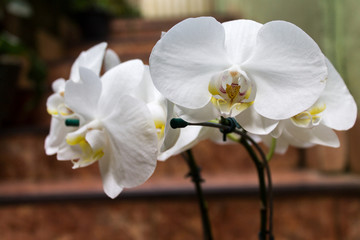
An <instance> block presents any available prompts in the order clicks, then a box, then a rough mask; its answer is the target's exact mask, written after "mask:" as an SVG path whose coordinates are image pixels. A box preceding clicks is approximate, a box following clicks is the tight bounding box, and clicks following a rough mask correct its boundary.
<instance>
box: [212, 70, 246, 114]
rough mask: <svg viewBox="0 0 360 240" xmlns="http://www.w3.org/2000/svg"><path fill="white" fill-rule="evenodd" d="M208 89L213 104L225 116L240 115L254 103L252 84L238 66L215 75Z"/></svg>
mask: <svg viewBox="0 0 360 240" xmlns="http://www.w3.org/2000/svg"><path fill="white" fill-rule="evenodd" d="M208 89H209V92H210V93H211V94H212V97H211V102H212V103H213V105H214V106H215V108H216V109H218V111H219V112H220V113H221V114H222V115H225V116H235V115H238V114H240V112H242V111H244V110H245V109H246V108H248V107H249V106H250V105H251V104H252V103H253V101H252V100H251V99H250V96H251V93H252V85H251V82H250V80H249V79H248V77H247V75H246V73H245V72H244V71H242V70H241V69H239V67H237V66H233V67H231V68H230V69H228V70H225V71H223V72H221V73H219V74H217V75H214V76H213V77H212V79H211V81H210V83H209V87H208Z"/></svg>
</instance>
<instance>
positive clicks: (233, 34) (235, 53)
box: [222, 19, 262, 64]
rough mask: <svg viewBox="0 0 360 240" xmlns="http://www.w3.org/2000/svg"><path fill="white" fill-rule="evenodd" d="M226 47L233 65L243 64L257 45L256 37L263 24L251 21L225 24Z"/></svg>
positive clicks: (241, 20) (243, 20)
mask: <svg viewBox="0 0 360 240" xmlns="http://www.w3.org/2000/svg"><path fill="white" fill-rule="evenodd" d="M222 25H223V27H224V29H225V46H226V50H227V54H228V55H229V56H230V57H231V60H232V62H233V63H236V64H241V63H242V62H244V61H245V60H247V59H248V58H249V57H250V55H251V53H252V51H253V49H254V46H255V43H256V37H257V34H258V31H259V29H260V28H261V27H262V24H260V23H257V22H255V21H251V20H245V19H240V20H235V21H230V22H224V23H223V24H222Z"/></svg>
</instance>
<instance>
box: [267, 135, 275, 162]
mask: <svg viewBox="0 0 360 240" xmlns="http://www.w3.org/2000/svg"><path fill="white" fill-rule="evenodd" d="M275 148H276V138H272V139H271V145H270V148H269V152H268V154H267V155H266V160H267V161H268V162H269V161H270V160H271V159H272V157H273V156H274V153H275Z"/></svg>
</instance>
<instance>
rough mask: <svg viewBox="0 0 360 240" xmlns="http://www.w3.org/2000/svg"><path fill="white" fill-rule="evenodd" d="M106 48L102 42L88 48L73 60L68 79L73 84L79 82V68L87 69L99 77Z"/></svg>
mask: <svg viewBox="0 0 360 240" xmlns="http://www.w3.org/2000/svg"><path fill="white" fill-rule="evenodd" d="M106 47H107V43H105V42H102V43H99V44H97V45H95V46H93V47H91V48H89V49H88V50H87V51H83V52H81V53H80V55H79V57H78V58H77V59H76V60H75V62H74V64H73V65H72V67H71V71H70V78H69V79H71V80H73V81H75V82H77V81H79V79H80V73H79V69H80V67H86V68H89V69H91V70H92V71H93V72H94V73H95V74H96V75H98V76H99V74H100V70H101V66H102V62H103V59H104V55H105V49H106Z"/></svg>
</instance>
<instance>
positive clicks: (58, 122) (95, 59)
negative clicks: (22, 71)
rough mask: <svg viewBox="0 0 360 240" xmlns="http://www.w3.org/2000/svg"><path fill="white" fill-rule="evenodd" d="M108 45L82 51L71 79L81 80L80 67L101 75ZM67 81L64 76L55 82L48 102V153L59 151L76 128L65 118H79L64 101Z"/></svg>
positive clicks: (46, 142) (46, 149)
mask: <svg viewBox="0 0 360 240" xmlns="http://www.w3.org/2000/svg"><path fill="white" fill-rule="evenodd" d="M106 46H107V44H106V43H100V44H98V45H96V46H94V47H92V48H90V49H89V50H87V51H84V52H82V53H81V54H80V55H79V57H78V58H77V59H76V60H75V62H74V64H73V65H72V67H71V72H70V77H69V80H71V81H74V82H78V81H79V80H80V76H79V68H80V67H86V68H89V69H91V70H92V71H94V72H95V73H96V74H97V75H99V74H100V70H101V66H102V62H103V58H104V53H105V49H106ZM65 83H66V80H65V79H63V78H60V79H57V80H55V81H54V82H53V84H52V88H53V91H54V93H53V94H52V95H50V96H49V98H48V99H47V103H46V106H47V111H48V113H49V114H50V115H51V116H52V118H51V125H50V133H49V135H48V136H47V137H46V139H45V151H46V154H48V155H52V154H55V153H57V152H58V150H59V146H60V145H61V144H62V142H63V141H64V139H65V135H66V134H67V133H68V132H70V131H73V130H74V128H70V127H66V126H65V124H64V120H65V119H66V118H78V116H76V115H74V112H73V111H72V110H71V109H70V108H69V107H68V106H66V104H65V102H64V94H65Z"/></svg>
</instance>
